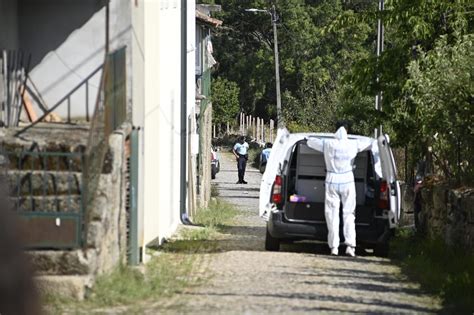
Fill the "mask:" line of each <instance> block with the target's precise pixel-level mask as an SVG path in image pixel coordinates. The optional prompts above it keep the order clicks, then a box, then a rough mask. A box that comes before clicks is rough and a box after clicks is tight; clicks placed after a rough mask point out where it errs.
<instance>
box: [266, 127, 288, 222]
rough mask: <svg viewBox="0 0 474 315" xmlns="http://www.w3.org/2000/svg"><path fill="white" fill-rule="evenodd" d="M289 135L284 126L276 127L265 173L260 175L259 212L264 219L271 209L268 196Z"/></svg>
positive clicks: (281, 161)
mask: <svg viewBox="0 0 474 315" xmlns="http://www.w3.org/2000/svg"><path fill="white" fill-rule="evenodd" d="M289 135H290V133H289V132H288V130H286V129H284V128H282V129H278V132H277V136H276V138H275V142H274V143H273V147H272V151H271V152H270V157H269V158H268V161H267V166H266V168H265V173H263V176H262V181H261V183H260V199H259V214H260V216H261V217H263V218H265V219H268V214H269V212H270V210H271V206H272V205H271V203H270V197H271V193H272V186H273V182H274V181H275V176H276V175H277V174H278V172H279V168H280V167H281V165H282V164H283V162H284V161H283V160H284V156H285V154H286V151H287V150H288V142H289Z"/></svg>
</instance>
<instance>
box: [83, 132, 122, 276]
mask: <svg viewBox="0 0 474 315" xmlns="http://www.w3.org/2000/svg"><path fill="white" fill-rule="evenodd" d="M130 130H131V129H130V128H125V129H123V130H121V131H117V132H115V133H113V134H112V135H110V137H109V149H110V152H111V155H112V156H111V160H110V161H111V172H110V173H108V174H102V175H101V178H100V182H99V186H98V191H97V193H96V197H95V198H94V200H93V206H92V207H91V209H92V213H91V214H90V216H89V218H90V222H88V223H87V235H86V246H85V247H86V249H85V250H91V249H92V250H94V251H95V252H96V256H97V257H96V259H95V263H96V265H95V266H92V268H91V269H92V270H94V273H96V274H101V273H104V272H107V271H109V270H111V269H112V268H113V267H115V266H117V265H119V264H124V263H125V262H126V252H127V218H126V209H125V207H126V187H125V185H126V173H125V172H126V167H127V165H126V156H125V152H126V148H125V140H126V137H127V135H128V134H129V133H130Z"/></svg>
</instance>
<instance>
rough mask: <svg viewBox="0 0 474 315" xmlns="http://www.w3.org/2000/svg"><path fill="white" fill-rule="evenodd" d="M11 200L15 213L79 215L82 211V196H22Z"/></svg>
mask: <svg viewBox="0 0 474 315" xmlns="http://www.w3.org/2000/svg"><path fill="white" fill-rule="evenodd" d="M10 200H11V203H12V205H13V209H14V210H15V211H33V212H34V211H41V212H73V213H79V212H80V211H81V209H82V197H81V196H80V195H58V196H21V197H11V198H10Z"/></svg>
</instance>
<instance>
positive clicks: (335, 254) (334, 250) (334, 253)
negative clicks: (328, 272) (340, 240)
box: [331, 247, 339, 256]
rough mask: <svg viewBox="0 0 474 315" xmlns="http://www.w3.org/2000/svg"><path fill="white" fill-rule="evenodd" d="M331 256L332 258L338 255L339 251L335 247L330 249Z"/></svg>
mask: <svg viewBox="0 0 474 315" xmlns="http://www.w3.org/2000/svg"><path fill="white" fill-rule="evenodd" d="M331 255H332V256H337V255H339V250H338V249H337V247H334V248H331Z"/></svg>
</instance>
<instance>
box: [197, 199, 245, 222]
mask: <svg viewBox="0 0 474 315" xmlns="http://www.w3.org/2000/svg"><path fill="white" fill-rule="evenodd" d="M237 214H238V211H237V210H236V209H235V207H234V206H233V205H231V204H229V203H227V202H225V201H223V200H221V199H219V198H216V199H215V200H212V201H211V202H210V203H209V207H207V208H203V209H200V210H199V211H198V212H197V214H196V216H195V217H194V218H193V219H194V223H196V224H199V225H203V226H204V227H208V228H215V227H221V226H224V225H228V224H231V223H232V222H233V220H234V218H235V217H236V216H237Z"/></svg>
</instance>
